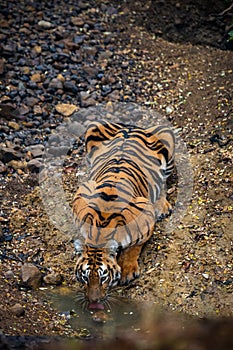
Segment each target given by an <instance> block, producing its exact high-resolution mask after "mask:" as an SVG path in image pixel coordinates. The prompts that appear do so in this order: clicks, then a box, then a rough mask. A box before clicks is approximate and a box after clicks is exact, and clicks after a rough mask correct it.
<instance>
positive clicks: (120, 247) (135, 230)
mask: <svg viewBox="0 0 233 350" xmlns="http://www.w3.org/2000/svg"><path fill="white" fill-rule="evenodd" d="M84 140H85V148H86V154H87V159H88V161H89V164H90V173H89V177H88V180H87V181H86V182H84V183H83V184H81V185H80V187H79V188H78V190H77V192H76V194H75V196H74V199H73V214H74V220H75V224H76V225H77V226H76V227H77V228H78V231H79V236H80V237H79V238H78V239H76V240H75V241H74V246H75V250H76V256H77V261H76V265H75V276H76V278H77V280H78V281H79V282H81V283H82V284H83V285H84V286H85V295H86V298H87V300H88V301H89V305H97V304H98V303H99V304H101V303H102V302H103V301H104V300H105V299H106V297H107V295H108V292H109V290H110V289H111V288H112V287H115V286H117V285H126V284H128V283H129V282H131V281H132V280H134V279H135V278H137V277H139V275H140V271H139V263H138V259H139V256H140V253H141V249H142V247H143V245H144V244H145V242H147V241H148V240H149V238H150V237H151V235H152V233H153V231H154V226H155V223H156V221H158V220H160V219H162V218H164V217H165V216H167V215H169V214H170V213H171V211H172V207H171V204H170V203H169V202H168V200H167V199H166V180H167V178H168V177H169V176H170V174H171V173H172V171H173V168H174V152H175V137H174V132H173V131H172V130H171V128H169V127H168V126H153V127H150V128H146V129H143V128H141V127H139V126H133V125H126V124H123V123H113V122H109V121H104V120H100V121H93V122H90V124H89V125H88V127H87V130H86V133H85V136H84Z"/></svg>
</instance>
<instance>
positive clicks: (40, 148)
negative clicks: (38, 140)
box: [26, 144, 44, 158]
mask: <svg viewBox="0 0 233 350" xmlns="http://www.w3.org/2000/svg"><path fill="white" fill-rule="evenodd" d="M26 151H29V152H30V153H31V155H32V157H33V158H38V157H42V155H43V153H44V145H41V144H38V145H31V146H29V147H27V148H26Z"/></svg>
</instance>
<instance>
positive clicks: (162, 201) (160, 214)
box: [154, 191, 172, 221]
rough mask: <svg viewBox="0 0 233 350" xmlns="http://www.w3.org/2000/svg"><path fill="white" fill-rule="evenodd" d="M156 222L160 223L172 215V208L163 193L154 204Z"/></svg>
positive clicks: (163, 192)
mask: <svg viewBox="0 0 233 350" xmlns="http://www.w3.org/2000/svg"><path fill="white" fill-rule="evenodd" d="M154 208H155V213H156V216H157V221H160V220H162V219H164V218H165V217H167V216H168V215H170V214H171V213H172V206H171V204H170V203H169V202H168V200H167V198H166V193H165V191H162V193H161V195H160V197H159V199H157V201H156V202H155V203H154Z"/></svg>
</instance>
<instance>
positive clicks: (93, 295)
mask: <svg viewBox="0 0 233 350" xmlns="http://www.w3.org/2000/svg"><path fill="white" fill-rule="evenodd" d="M87 297H88V300H89V302H90V303H96V302H99V301H100V300H101V299H102V298H103V295H102V292H101V290H100V288H98V287H94V288H88V291H87Z"/></svg>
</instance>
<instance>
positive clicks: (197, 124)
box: [0, 0, 233, 348]
mask: <svg viewBox="0 0 233 350" xmlns="http://www.w3.org/2000/svg"><path fill="white" fill-rule="evenodd" d="M201 4H202V5H200V4H199V6H194V5H193V4H192V2H191V1H187V2H186V5H183V4H182V2H180V3H179V2H177V1H176V2H173V1H170V2H166V3H165V2H162V1H160V2H157V1H154V2H153V1H152V2H150V1H148V2H145V3H144V2H143V5H142V2H139V1H138V2H133V1H124V2H122V3H120V4H119V2H117V1H115V2H110V1H108V0H105V1H104V0H103V1H98V0H96V1H89V2H82V1H78V2H77V1H74V0H68V1H53V2H49V3H48V2H47V1H40V2H39V1H38V2H37V1H34V2H30V1H26V0H25V1H20V2H18V4H15V1H11V0H8V1H3V2H2V5H1V9H0V15H1V17H0V50H1V54H2V57H1V59H0V75H1V82H0V121H1V123H0V133H1V140H0V181H1V201H2V206H1V212H0V221H1V227H0V242H1V253H0V261H1V275H2V278H1V283H0V328H1V332H2V334H4V335H7V336H8V338H4V342H5V348H11V347H14V341H15V338H13V340H12V338H11V336H22V335H33V336H55V335H62V336H75V337H77V338H79V337H80V331H79V330H74V329H72V327H71V326H70V324H69V322H68V320H67V319H66V318H64V317H63V316H60V315H59V314H58V313H57V312H56V310H54V308H53V307H52V306H51V305H50V303H49V301H48V300H46V297H45V295H44V294H42V292H41V290H38V287H40V288H50V286H53V288H56V286H58V285H62V286H63V287H64V288H67V290H69V288H71V287H72V288H73V287H75V288H79V286H78V285H77V282H76V281H75V279H74V276H73V267H74V262H75V256H74V252H73V246H72V242H71V239H72V235H69V234H66V233H64V232H66V229H65V228H63V229H62V230H58V228H57V225H56V223H54V222H52V221H51V220H50V219H51V216H50V208H51V207H52V208H53V206H56V205H57V204H58V203H59V201H60V197H59V193H58V194H56V193H54V192H53V193H52V195H53V196H51V198H52V202H51V206H49V205H48V198H49V196H47V197H46V196H45V192H43V190H42V194H41V188H42V189H43V183H44V181H45V183H46V171H45V170H46V169H44V173H42V174H43V176H42V175H40V178H39V169H40V168H41V167H42V166H43V156H44V154H45V150H46V147H47V146H48V142H49V147H50V156H51V155H52V156H54V158H56V157H57V154H58V155H59V154H60V153H59V152H60V151H59V150H61V149H62V147H63V148H64V152H65V154H66V151H67V149H66V144H65V141H64V139H62V138H59V137H58V136H57V133H58V127H59V126H60V127H61V126H62V125H66V124H65V123H69V121H70V120H71V121H72V135H74V136H75V135H76V136H79V135H80V134H81V133H82V131H83V130H84V129H85V126H86V123H87V121H88V120H92V119H93V118H96V115H97V116H98V115H100V116H103V115H104V117H106V118H109V119H111V120H114V118H117V112H116V109H117V110H118V111H119V103H125V105H124V106H126V107H120V109H121V108H122V110H123V109H124V108H126V109H127V111H129V110H130V108H131V106H133V110H134V108H136V107H135V106H140V108H142V110H143V111H145V110H146V111H148V114H147V113H145V114H143V116H142V118H141V120H139V119H140V118H139V117H138V118H139V119H138V121H139V123H141V124H142V125H148V124H150V123H151V122H153V123H154V122H155V120H156V117H155V118H154V120H153V116H157V114H156V113H159V115H163V116H166V118H167V120H168V121H169V122H170V123H171V124H172V125H173V126H174V127H175V128H177V129H178V131H179V135H180V137H181V139H182V140H184V142H185V143H186V146H187V150H188V151H187V152H188V154H189V155H190V164H191V167H189V166H188V163H187V169H188V172H190V176H189V174H188V177H190V183H191V182H192V181H191V180H192V176H191V169H192V171H193V190H192V198H191V201H190V202H189V204H188V208H187V211H186V214H185V216H184V218H182V220H181V221H180V222H179V224H178V225H177V226H175V228H174V229H173V230H168V229H166V228H167V226H166V225H167V224H169V219H168V220H167V221H164V222H162V223H159V224H158V225H157V227H156V232H155V235H154V237H153V238H152V239H151V241H150V242H149V243H148V244H147V246H146V247H145V249H144V251H143V254H142V258H141V261H140V264H141V269H142V276H141V278H140V279H138V280H137V281H135V282H134V283H132V284H131V285H130V286H129V287H128V288H125V289H119V290H118V291H117V293H118V295H120V296H124V297H127V298H132V299H133V300H137V301H150V302H153V303H154V304H156V305H160V306H163V307H164V308H166V310H176V311H178V312H182V313H184V314H188V315H192V316H198V317H201V318H203V317H208V318H210V317H211V318H216V317H218V318H219V317H225V316H229V317H232V313H233V300H232V291H233V290H232V288H233V287H232V286H233V274H232V264H233V261H232V251H233V240H232V223H231V218H232V208H233V206H232V205H233V203H232V200H233V193H232V177H231V176H232V91H233V90H232V87H233V80H232V72H233V67H232V62H233V54H232V51H230V48H231V47H230V42H228V41H227V39H228V36H227V32H228V31H229V30H230V28H231V21H232V17H231V16H232V12H233V11H232V9H231V6H230V3H224V2H221V1H217V2H215V3H214V4H213V6H211V8H210V6H209V5H205V2H204V3H203V2H201ZM200 6H201V7H200ZM187 13H188V14H189V16H190V17H187ZM191 15H192V16H191ZM191 17H192V21H191V20H189V18H191ZM200 29H201V33H202V34H201V35H200ZM223 49H228V50H223ZM101 103H102V104H103V106H104V107H101V109H100V110H98V108H97V107H95V106H96V105H98V104H101ZM133 103H134V105H132V104H133ZM115 106H117V107H115ZM120 106H122V105H120ZM93 111H94V112H93ZM97 111H100V112H97ZM96 113H97V114H96ZM98 113H99V114H98ZM123 118H125V119H126V121H127V120H128V117H127V113H126V114H125V115H124V113H123ZM129 118H131V119H133V121H134V118H132V117H129ZM62 123H63V124H62ZM84 156H85V154H84V151H83V143H82V138H78V137H77V140H76V142H75V143H74V144H73V145H72V147H71V149H70V150H69V151H68V155H67V157H65V160H64V162H63V164H62V167H61V169H60V173H61V175H62V179H63V189H64V193H65V198H66V200H67V203H70V202H71V200H72V195H73V193H74V191H75V189H76V188H77V186H78V182H79V181H82V179H83V178H84V176H85V172H86V171H87V170H88V169H87V168H86V163H85V162H84V161H83V159H84ZM56 169H57V168H56ZM47 184H48V183H47ZM178 185H179V176H178V179H177V176H175V175H174V176H173V178H172V179H171V180H170V181H169V196H170V200H171V201H172V202H173V203H174V204H175V202H176V199H177V193H178V190H177V187H178ZM49 190H50V189H49V188H48V191H47V193H48V194H50V192H49ZM45 197H46V200H47V202H46V205H47V207H46V205H45V206H44V202H43V201H42V200H45ZM49 207H50V208H49ZM61 216H62V214H61ZM45 293H46V292H45ZM220 320H221V318H220ZM216 322H221V321H216ZM227 322H228V321H227ZM229 322H230V321H229ZM164 327H165V326H164ZM211 327H212V326H211ZM211 327H210V328H211ZM214 327H215V326H213V328H214ZM220 328H221V327H220ZM197 329H199V328H198V326H197ZM211 329H212V328H211ZM227 329H228V328H227ZM163 331H164V329H162V330H161V332H163ZM23 339H25V338H23ZM203 339H204V336H203ZM24 341H25V340H22V342H24ZM222 348H223V347H222Z"/></svg>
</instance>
